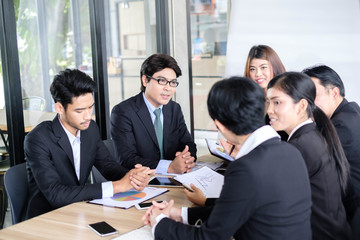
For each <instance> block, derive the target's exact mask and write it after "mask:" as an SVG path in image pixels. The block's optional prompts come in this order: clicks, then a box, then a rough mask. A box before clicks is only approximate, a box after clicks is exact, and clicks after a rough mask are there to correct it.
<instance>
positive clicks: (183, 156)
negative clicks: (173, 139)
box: [168, 145, 195, 173]
mask: <svg viewBox="0 0 360 240" xmlns="http://www.w3.org/2000/svg"><path fill="white" fill-rule="evenodd" d="M194 161H195V158H194V157H193V156H191V153H190V152H189V146H187V145H186V146H185V148H184V150H183V151H182V152H176V154H175V159H174V160H173V161H172V162H171V163H170V165H169V169H168V173H185V172H191V170H192V169H193V167H194V166H195V162H194Z"/></svg>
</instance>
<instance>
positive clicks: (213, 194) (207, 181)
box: [175, 166, 224, 198]
mask: <svg viewBox="0 0 360 240" xmlns="http://www.w3.org/2000/svg"><path fill="white" fill-rule="evenodd" d="M175 179H176V180H177V181H179V182H181V183H182V184H183V185H185V186H187V187H190V183H192V184H194V185H195V186H196V187H198V188H200V190H201V191H202V192H203V193H204V195H205V197H207V198H218V197H219V196H220V192H221V189H222V186H223V184H224V176H223V175H221V174H219V173H217V172H215V171H213V170H211V169H210V168H208V167H206V166H205V167H202V168H200V169H198V170H196V171H192V172H189V173H184V174H182V175H178V176H176V177H175Z"/></svg>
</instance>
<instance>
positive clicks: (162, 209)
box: [142, 200, 182, 226]
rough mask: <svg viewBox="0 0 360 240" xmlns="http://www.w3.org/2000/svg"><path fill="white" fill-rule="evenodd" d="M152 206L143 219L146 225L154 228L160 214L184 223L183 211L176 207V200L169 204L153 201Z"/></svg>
mask: <svg viewBox="0 0 360 240" xmlns="http://www.w3.org/2000/svg"><path fill="white" fill-rule="evenodd" d="M152 204H153V205H152V206H151V207H150V208H149V209H148V210H147V211H146V213H145V214H144V216H143V217H142V220H143V221H144V224H146V225H150V226H154V225H155V224H156V217H157V216H159V215H160V214H165V215H166V216H167V217H169V218H171V219H173V220H175V221H178V222H181V221H182V218H181V209H179V208H175V207H174V200H170V202H169V203H167V202H162V203H158V202H156V201H153V202H152Z"/></svg>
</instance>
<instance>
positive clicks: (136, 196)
mask: <svg viewBox="0 0 360 240" xmlns="http://www.w3.org/2000/svg"><path fill="white" fill-rule="evenodd" d="M166 191H167V189H166V188H154V187H146V188H144V190H143V191H141V192H140V191H137V190H135V189H131V190H129V191H127V192H122V193H116V194H115V195H114V196H113V197H109V198H102V199H94V200H92V201H90V203H96V204H101V205H104V206H110V207H119V208H125V209H128V208H130V207H132V206H134V205H135V204H137V203H141V202H144V201H146V200H149V199H151V198H153V197H156V196H158V195H160V194H162V193H164V192H166Z"/></svg>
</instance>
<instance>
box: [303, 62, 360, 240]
mask: <svg viewBox="0 0 360 240" xmlns="http://www.w3.org/2000/svg"><path fill="white" fill-rule="evenodd" d="M303 72H304V73H305V74H307V75H308V76H310V77H311V79H312V80H313V82H314V83H315V86H316V94H317V95H316V99H315V104H316V105H317V106H318V107H320V108H321V109H322V110H323V111H324V112H325V114H326V115H327V116H328V117H329V118H330V120H331V121H332V123H333V124H334V126H335V129H336V131H337V134H338V135H339V139H340V141H341V145H342V147H343V149H344V152H345V155H346V158H347V159H348V161H349V164H350V179H349V187H348V189H349V190H348V192H349V194H348V195H350V196H348V197H347V198H346V200H345V207H346V210H347V217H348V219H349V220H351V221H350V223H352V229H353V231H354V234H356V236H357V238H356V239H359V238H360V228H359V226H358V225H355V224H356V223H357V224H358V223H359V222H360V147H359V146H360V125H359V124H360V107H359V105H358V104H357V103H355V102H348V101H347V100H346V98H345V88H344V84H343V82H342V80H341V78H340V76H339V75H338V74H337V73H336V72H335V71H334V70H333V69H331V68H330V67H328V66H325V65H319V66H314V67H310V68H307V69H305V70H303ZM356 212H357V213H356ZM355 213H356V214H355ZM354 216H355V217H354ZM353 218H355V219H357V220H355V219H353Z"/></svg>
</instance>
